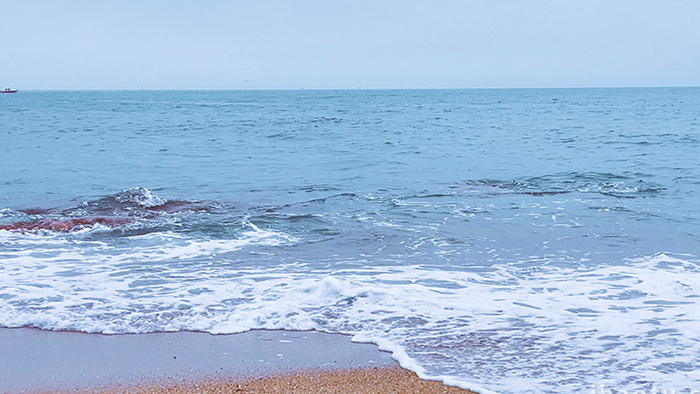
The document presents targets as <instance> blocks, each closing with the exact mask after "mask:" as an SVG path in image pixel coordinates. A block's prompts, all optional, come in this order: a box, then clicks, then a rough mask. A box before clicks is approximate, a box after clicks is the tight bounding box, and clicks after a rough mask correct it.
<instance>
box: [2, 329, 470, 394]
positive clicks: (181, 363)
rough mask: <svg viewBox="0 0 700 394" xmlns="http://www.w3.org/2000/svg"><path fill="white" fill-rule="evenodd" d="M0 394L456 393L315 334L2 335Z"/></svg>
mask: <svg viewBox="0 0 700 394" xmlns="http://www.w3.org/2000/svg"><path fill="white" fill-rule="evenodd" d="M0 348H2V349H3V351H2V353H0V365H1V366H2V368H0V391H2V392H9V393H21V392H107V393H117V392H149V393H159V392H222V393H223V392H318V391H319V390H321V391H323V392H368V393H369V392H430V393H432V392H440V393H442V392H462V391H463V390H459V389H456V388H450V387H447V386H444V385H443V384H442V383H440V382H432V381H424V380H420V379H418V377H417V376H416V375H415V374H414V373H412V372H410V371H407V370H404V369H402V368H400V367H398V365H397V363H396V362H395V361H394V360H392V359H391V356H390V354H389V353H387V352H382V351H380V350H378V349H377V347H376V346H374V345H371V344H358V343H352V342H351V341H350V337H348V336H346V335H338V334H327V333H322V332H316V331H268V330H254V331H249V332H246V333H241V334H232V335H211V334H207V333H199V332H175V333H151V334H128V335H101V334H85V333H77V332H52V331H45V330H38V329H30V328H15V329H7V328H6V329H0Z"/></svg>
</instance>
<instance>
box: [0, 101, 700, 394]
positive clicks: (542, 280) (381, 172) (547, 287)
mask: <svg viewBox="0 0 700 394" xmlns="http://www.w3.org/2000/svg"><path fill="white" fill-rule="evenodd" d="M0 124H1V125H2V126H0V185H1V186H0V187H1V189H0V190H1V191H0V225H9V224H11V223H16V222H27V223H29V222H34V221H37V220H47V221H51V220H54V221H67V220H71V219H75V218H96V217H101V218H115V219H122V220H126V221H129V223H127V224H124V225H118V226H114V227H111V226H107V225H104V224H95V225H92V226H83V227H78V228H76V229H74V230H73V231H70V232H67V233H63V232H53V231H50V230H42V229H35V230H30V231H11V230H0V326H3V327H20V326H30V327H39V328H42V329H47V330H77V331H85V332H101V333H117V334H118V333H140V332H152V331H179V330H201V331H206V332H211V333H234V332H241V331H245V330H250V329H255V328H274V329H303V330H305V329H316V330H323V331H329V332H341V333H348V334H352V335H353V336H354V340H357V341H370V342H374V343H377V344H378V345H379V346H380V347H381V348H383V349H386V350H389V351H392V352H393V353H394V356H395V358H397V359H398V360H399V361H400V362H401V364H402V365H403V366H405V367H407V368H410V369H412V370H415V371H417V372H418V373H419V374H420V375H421V376H423V377H430V378H438V379H442V380H444V381H447V382H449V383H454V384H459V385H461V386H463V387H472V388H477V389H481V390H484V391H487V390H493V391H499V392H524V391H532V392H573V391H590V390H591V389H593V388H594V387H600V386H596V385H605V387H607V388H615V389H625V390H633V389H643V390H652V389H674V390H679V391H680V390H686V391H689V390H690V389H691V388H693V387H695V388H697V387H698V386H699V385H700V372H699V371H700V343H699V341H700V335H699V333H700V330H699V329H698V327H700V300H699V299H698V297H700V265H699V263H700V213H699V212H698V211H699V210H698V207H700V197H699V196H700V89H695V88H663V89H662V88H658V89H657V88H654V89H651V88H650V89H532V90H412V91H409V90H406V91H401V90H383V91H382V90H378V91H364V90H357V91H86V92H19V93H17V94H14V95H3V97H0Z"/></svg>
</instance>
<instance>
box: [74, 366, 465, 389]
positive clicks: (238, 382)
mask: <svg viewBox="0 0 700 394" xmlns="http://www.w3.org/2000/svg"><path fill="white" fill-rule="evenodd" d="M95 391H97V392H101V393H115V394H116V393H153V394H155V393H194V392H197V393H203V392H204V393H321V392H322V393H338V394H340V393H473V392H472V391H468V390H463V389H460V388H457V387H452V386H446V385H444V384H442V383H441V382H437V381H428V380H421V379H419V378H418V376H417V375H416V374H415V373H413V372H410V371H407V370H405V369H402V368H400V367H374V368H360V369H335V370H306V371H300V372H294V373H282V374H277V375H271V376H267V377H261V378H239V379H207V380H202V381H194V382H184V383H177V382H158V383H151V384H143V385H137V386H115V387H107V388H103V389H98V390H85V392H95Z"/></svg>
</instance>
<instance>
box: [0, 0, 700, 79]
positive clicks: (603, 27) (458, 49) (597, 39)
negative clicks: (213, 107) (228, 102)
mask: <svg viewBox="0 0 700 394" xmlns="http://www.w3.org/2000/svg"><path fill="white" fill-rule="evenodd" d="M0 15H2V22H1V23H0V48H2V51H3V55H2V57H1V58H0V87H5V86H12V87H17V88H20V89H341V88H346V89H356V88H363V89H370V88H523V87H588V86H700V1H698V0H531V1H530V0H478V1H475V0H433V1H428V0H425V1H411V0H403V1H382V0H372V1H365V0H353V1H349V0H348V1H344V0H337V1H332V0H331V1H329V0H323V1H321V0H319V1H316V0H296V1H266V0H259V1H234V0H207V1H178V0H167V1H166V0H138V1H137V0H119V1H117V0H102V1H95V0H89V1H88V0H62V1H53V0H45V1H38V0H0Z"/></svg>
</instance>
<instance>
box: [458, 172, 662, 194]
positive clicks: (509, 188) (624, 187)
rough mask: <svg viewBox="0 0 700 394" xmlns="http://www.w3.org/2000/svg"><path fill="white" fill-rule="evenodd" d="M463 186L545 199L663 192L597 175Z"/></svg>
mask: <svg viewBox="0 0 700 394" xmlns="http://www.w3.org/2000/svg"><path fill="white" fill-rule="evenodd" d="M464 185H466V186H467V187H468V188H470V189H471V190H474V191H482V192H486V193H488V194H502V193H516V194H529V195H532V196H548V195H557V194H568V193H594V194H601V195H604V196H609V197H616V198H645V197H655V196H657V195H659V194H661V193H663V192H664V191H665V190H666V188H665V187H663V186H661V185H659V184H656V183H654V182H650V181H647V180H644V179H642V178H640V177H635V176H630V175H620V174H612V173H601V172H587V173H581V172H561V173H555V174H551V175H543V176H537V177H527V178H518V179H512V180H493V179H485V180H470V181H465V182H464Z"/></svg>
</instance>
